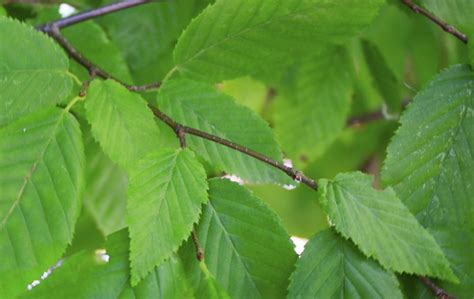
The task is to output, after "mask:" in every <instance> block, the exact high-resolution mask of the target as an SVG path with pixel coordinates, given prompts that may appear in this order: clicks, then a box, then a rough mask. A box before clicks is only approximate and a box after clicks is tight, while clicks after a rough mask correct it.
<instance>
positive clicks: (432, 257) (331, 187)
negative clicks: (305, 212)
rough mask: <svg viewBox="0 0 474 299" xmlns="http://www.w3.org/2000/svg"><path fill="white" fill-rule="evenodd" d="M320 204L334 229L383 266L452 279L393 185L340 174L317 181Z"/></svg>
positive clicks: (359, 175) (434, 245)
mask: <svg viewBox="0 0 474 299" xmlns="http://www.w3.org/2000/svg"><path fill="white" fill-rule="evenodd" d="M320 186H321V192H322V195H321V197H320V200H321V204H322V205H323V206H324V207H325V208H326V210H327V212H328V215H329V217H330V219H331V222H332V223H334V226H335V228H336V230H337V231H338V232H340V233H341V234H342V235H343V236H344V237H346V238H350V239H351V240H352V241H354V243H355V244H356V245H357V246H358V247H359V248H360V250H361V251H362V252H363V253H364V254H365V255H366V256H368V257H374V258H375V259H377V260H378V261H379V262H380V263H381V264H382V265H383V266H384V267H385V268H387V269H391V270H394V271H396V272H404V273H410V274H411V273H414V274H418V275H423V276H425V275H427V276H433V277H437V278H442V279H446V280H450V281H454V282H456V281H457V279H456V276H455V275H454V274H453V272H452V270H451V268H450V266H449V263H448V261H447V260H446V257H445V256H444V254H443V252H442V251H441V249H440V248H439V246H438V244H437V243H436V242H435V240H434V238H433V237H432V236H431V235H430V234H429V233H428V232H427V231H426V230H425V229H424V228H423V227H422V226H421V225H420V224H419V223H418V221H417V220H416V218H415V217H414V216H413V215H412V214H411V213H410V211H409V210H408V208H407V207H406V206H405V205H404V204H403V203H402V202H401V201H400V200H399V199H398V198H397V196H396V194H395V192H394V191H393V190H392V189H391V188H387V189H385V190H384V191H378V190H375V189H373V187H372V179H371V176H369V175H366V174H363V173H360V172H354V173H341V174H338V175H337V176H336V177H335V178H334V180H333V181H328V180H325V179H322V180H320Z"/></svg>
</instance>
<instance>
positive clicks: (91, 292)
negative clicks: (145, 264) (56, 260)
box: [23, 229, 192, 299]
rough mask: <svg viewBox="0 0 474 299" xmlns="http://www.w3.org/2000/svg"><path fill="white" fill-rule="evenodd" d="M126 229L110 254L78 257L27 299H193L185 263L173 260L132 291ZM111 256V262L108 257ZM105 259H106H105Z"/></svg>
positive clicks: (111, 241)
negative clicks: (184, 266) (185, 272)
mask: <svg viewBox="0 0 474 299" xmlns="http://www.w3.org/2000/svg"><path fill="white" fill-rule="evenodd" d="M128 248H129V239H128V232H127V230H126V229H124V230H121V231H119V232H116V233H114V234H112V235H111V236H110V237H109V240H108V241H107V244H106V254H107V255H105V253H103V252H101V251H100V250H95V251H83V252H80V253H77V254H75V255H73V256H71V257H69V258H67V259H65V261H64V262H63V263H62V265H61V266H60V267H59V268H58V269H56V270H54V272H53V273H52V274H51V275H50V276H49V277H48V278H47V279H45V280H44V281H41V283H40V284H39V285H38V286H36V287H34V288H33V290H32V291H31V292H28V293H25V294H24V295H23V297H24V298H48V299H49V298H58V299H59V298H77V299H89V298H137V299H140V298H143V299H146V298H157V299H159V298H176V299H178V298H189V297H190V292H191V291H192V290H191V289H190V286H189V283H188V281H187V279H186V277H185V275H184V272H183V266H182V264H181V261H180V260H179V259H178V258H177V257H176V256H175V255H173V256H171V258H170V259H168V260H167V261H166V262H164V263H163V264H162V265H161V266H160V267H157V268H155V269H154V270H153V271H152V272H151V273H150V274H149V275H148V276H147V277H146V278H145V279H144V280H143V281H142V282H141V283H140V284H138V285H137V286H136V287H134V288H132V287H131V286H130V282H129V277H130V275H129V266H128V264H129V263H128ZM107 256H108V262H107V261H106V259H107V258H106V257H107ZM104 258H105V259H104Z"/></svg>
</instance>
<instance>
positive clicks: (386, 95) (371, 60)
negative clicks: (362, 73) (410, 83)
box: [362, 40, 402, 112]
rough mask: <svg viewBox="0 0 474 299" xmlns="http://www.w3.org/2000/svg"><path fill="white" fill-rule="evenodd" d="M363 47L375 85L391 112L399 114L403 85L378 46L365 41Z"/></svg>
mask: <svg viewBox="0 0 474 299" xmlns="http://www.w3.org/2000/svg"><path fill="white" fill-rule="evenodd" d="M362 47H363V51H364V56H365V60H366V61H367V65H368V67H369V69H370V72H371V73H372V78H373V84H374V85H375V87H376V88H377V90H378V91H379V92H380V94H381V95H382V97H383V99H384V101H385V103H386V104H387V106H388V108H389V109H390V112H399V111H400V108H401V103H400V101H401V99H402V96H401V92H400V86H401V85H402V84H401V83H400V82H399V81H398V80H397V78H396V77H395V75H394V74H393V72H392V71H391V69H390V67H389V66H388V65H387V62H386V61H385V59H384V57H383V55H382V53H381V52H380V51H379V49H378V48H377V46H376V45H374V44H373V43H371V42H369V41H367V40H364V41H362Z"/></svg>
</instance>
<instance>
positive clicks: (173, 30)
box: [99, 0, 210, 84]
mask: <svg viewBox="0 0 474 299" xmlns="http://www.w3.org/2000/svg"><path fill="white" fill-rule="evenodd" d="M110 2H114V1H110ZM209 2H210V1H208V0H173V1H159V2H158V1H155V2H152V3H150V4H147V5H144V6H141V7H135V8H133V9H128V10H123V11H120V12H116V13H113V14H109V15H107V16H105V17H104V18H102V19H101V20H99V22H100V24H102V25H103V26H104V28H105V29H106V31H107V33H108V35H109V36H110V38H111V40H112V41H113V42H114V43H115V44H116V45H117V46H118V47H119V48H120V50H121V52H122V54H123V56H124V57H125V59H126V61H127V62H128V64H129V66H130V70H131V72H132V74H133V76H134V79H135V80H136V81H137V83H139V84H145V83H150V82H151V81H158V80H160V79H162V78H163V77H164V75H165V74H166V73H167V72H168V71H169V70H170V69H171V68H172V67H173V57H172V55H171V54H172V51H173V48H174V45H175V44H176V41H177V39H178V37H179V35H180V34H181V32H182V31H183V29H184V28H185V26H186V25H187V24H188V23H189V22H190V20H191V18H192V17H193V16H194V15H196V14H197V13H198V12H199V11H201V10H202V8H204V6H205V5H207V3H209ZM124 20H127V25H126V26H124Z"/></svg>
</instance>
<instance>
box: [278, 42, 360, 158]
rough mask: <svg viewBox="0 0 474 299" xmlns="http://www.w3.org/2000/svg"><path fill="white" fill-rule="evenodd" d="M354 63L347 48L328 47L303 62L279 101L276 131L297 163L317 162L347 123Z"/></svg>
mask: <svg viewBox="0 0 474 299" xmlns="http://www.w3.org/2000/svg"><path fill="white" fill-rule="evenodd" d="M351 63H352V62H351V60H350V58H349V56H348V55H347V52H346V51H345V49H344V48H341V47H327V48H325V49H323V50H320V51H317V52H315V53H313V54H312V55H311V56H309V57H308V58H305V59H303V60H302V61H301V63H300V65H299V66H297V67H296V71H295V72H294V73H293V74H289V76H288V77H290V78H294V79H293V82H291V79H289V81H290V82H289V83H288V80H287V79H286V78H285V81H286V82H287V83H286V84H287V85H288V86H286V87H285V88H284V89H283V96H282V97H280V98H278V99H277V105H276V107H275V110H276V111H275V130H276V132H277V136H278V139H279V141H280V142H281V144H282V147H283V150H284V151H285V153H287V155H288V156H289V158H291V159H292V160H294V161H297V160H299V159H300V158H302V157H303V158H304V160H314V159H315V158H316V157H318V156H319V155H321V154H322V153H323V152H324V150H325V149H326V148H327V147H328V146H329V145H330V144H331V143H332V142H333V141H334V140H335V139H336V138H337V136H338V134H339V133H340V132H341V131H342V129H343V128H344V127H345V124H346V117H347V114H348V113H349V109H350V100H351V96H352V80H351V77H350V70H351V67H352V66H351Z"/></svg>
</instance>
